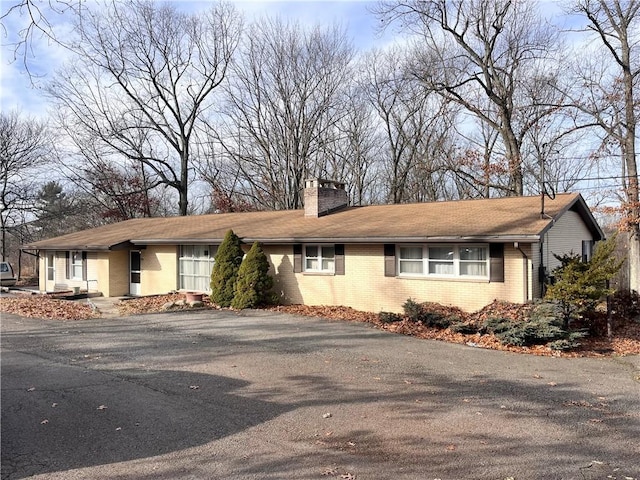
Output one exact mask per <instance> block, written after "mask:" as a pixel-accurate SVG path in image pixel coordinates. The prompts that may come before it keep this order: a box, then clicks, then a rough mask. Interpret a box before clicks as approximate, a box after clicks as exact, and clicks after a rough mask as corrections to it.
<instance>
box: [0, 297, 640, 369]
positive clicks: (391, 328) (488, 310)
mask: <svg viewBox="0 0 640 480" xmlns="http://www.w3.org/2000/svg"><path fill="white" fill-rule="evenodd" d="M184 298H185V296H184V294H169V295H156V296H150V297H142V298H132V299H127V300H123V301H120V302H119V304H118V311H119V314H120V315H135V314H144V313H157V312H163V311H167V305H168V304H172V303H173V305H174V306H173V307H171V311H175V310H189V309H192V307H191V306H190V305H189V304H188V303H180V302H179V300H181V299H184ZM427 305H428V309H429V311H430V312H431V313H432V314H437V315H436V317H437V318H440V317H444V318H455V319H456V323H455V325H461V324H468V325H480V324H482V323H483V322H485V320H486V319H489V318H505V319H513V320H514V321H516V322H517V321H521V319H522V318H524V317H526V316H527V313H528V310H529V309H530V308H531V306H530V305H521V304H510V303H506V302H494V303H492V304H490V305H488V306H486V307H485V308H483V309H482V310H480V311H478V312H474V313H465V312H463V311H461V310H459V309H457V308H455V307H447V306H443V305H438V304H427ZM198 308H201V309H202V308H204V309H219V308H220V307H218V306H217V305H215V304H212V303H211V301H210V300H209V298H208V297H207V296H206V295H205V296H204V298H203V304H202V306H200V307H198ZM268 309H269V310H272V311H276V312H283V313H290V314H295V315H304V316H314V317H322V318H328V319H332V320H339V321H351V322H363V323H370V324H372V325H374V326H375V327H376V328H379V329H381V330H385V331H388V332H393V333H398V334H403V335H409V336H413V337H416V338H423V339H432V340H440V341H446V342H451V343H459V344H465V345H468V346H470V347H476V348H488V349H494V350H504V351H511V352H519V353H528V354H534V355H548V356H562V357H584V356H589V357H594V356H609V355H640V322H639V321H638V320H633V319H631V318H627V317H620V316H616V317H614V319H613V327H614V328H613V334H612V336H611V338H608V337H607V335H606V334H605V332H606V330H604V331H603V327H602V325H603V322H606V318H605V314H604V313H601V314H600V317H601V318H594V319H591V324H592V325H594V326H596V327H597V328H596V331H594V332H592V334H591V335H590V336H587V337H585V338H581V339H580V340H579V343H580V345H579V346H578V347H577V348H574V349H571V350H568V351H559V350H553V349H552V348H550V347H549V346H547V345H531V346H515V345H505V344H504V343H503V342H501V341H500V339H499V338H498V337H497V336H496V335H494V334H492V333H486V332H475V333H461V332H460V331H455V330H456V328H454V325H451V326H449V327H446V328H442V327H437V326H428V325H427V324H425V322H417V321H414V320H412V319H410V318H409V317H407V315H398V316H397V317H395V318H394V319H393V320H395V321H389V319H386V318H384V316H383V315H381V314H378V313H372V312H362V311H358V310H354V309H352V308H348V307H335V306H306V305H285V306H274V307H269V308H268ZM0 311H4V312H8V313H14V314H16V315H21V316H26V317H36V318H51V319H59V320H81V319H86V318H96V317H99V316H100V314H99V312H97V311H96V310H95V309H93V308H92V307H91V304H90V303H87V302H83V301H80V302H78V301H75V302H74V301H66V300H57V299H52V298H49V297H46V296H41V295H38V296H30V297H25V298H2V300H1V301H0ZM381 317H382V319H381ZM427 323H428V322H427ZM605 325H606V323H605Z"/></svg>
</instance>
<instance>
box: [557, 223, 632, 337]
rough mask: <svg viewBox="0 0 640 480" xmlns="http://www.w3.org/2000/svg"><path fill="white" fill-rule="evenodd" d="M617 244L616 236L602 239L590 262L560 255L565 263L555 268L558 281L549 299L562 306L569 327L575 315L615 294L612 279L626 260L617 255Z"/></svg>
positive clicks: (559, 257)
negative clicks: (615, 251)
mask: <svg viewBox="0 0 640 480" xmlns="http://www.w3.org/2000/svg"><path fill="white" fill-rule="evenodd" d="M615 245H616V236H615V235H614V236H612V237H610V238H609V239H607V240H605V241H603V242H599V243H598V244H597V245H596V248H595V251H594V253H593V257H592V258H591V260H589V261H588V262H586V263H585V262H582V261H581V259H580V256H579V255H563V256H558V255H556V258H557V259H558V260H560V262H561V263H562V265H561V266H560V267H558V268H557V269H555V270H554V274H555V277H556V282H555V283H554V284H553V285H550V286H549V288H548V290H547V294H546V296H545V298H547V299H548V300H556V301H558V302H559V303H560V305H562V309H563V312H564V316H565V328H566V327H567V326H568V324H569V322H570V321H571V320H572V319H573V318H576V317H578V316H580V315H582V314H584V313H586V312H588V311H591V310H593V309H595V307H596V305H597V304H598V303H599V302H600V301H601V300H602V299H603V298H604V297H606V296H607V295H611V294H612V293H613V289H611V288H609V280H610V279H611V278H612V277H613V276H614V275H615V274H616V273H617V272H618V270H620V267H621V266H622V264H623V263H624V260H619V259H617V258H616V257H615V255H614V249H615Z"/></svg>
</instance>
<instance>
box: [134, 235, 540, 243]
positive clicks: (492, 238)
mask: <svg viewBox="0 0 640 480" xmlns="http://www.w3.org/2000/svg"><path fill="white" fill-rule="evenodd" d="M240 238H241V240H243V241H244V242H245V243H253V242H260V243H262V244H263V245H288V244H294V243H359V244H363V243H366V244H385V243H444V242H452V243H474V242H482V243H510V242H523V243H534V242H537V241H539V240H540V235H505V236H500V235H482V236H438V237H278V238H264V237H262V238H261V237H240ZM222 240H223V239H222V238H197V239H196V238H146V239H145V238H139V239H132V240H131V243H132V244H133V245H181V244H182V245H185V244H191V245H194V244H201V245H207V244H216V243H220V242H222Z"/></svg>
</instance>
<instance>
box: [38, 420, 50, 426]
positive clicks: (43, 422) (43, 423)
mask: <svg viewBox="0 0 640 480" xmlns="http://www.w3.org/2000/svg"><path fill="white" fill-rule="evenodd" d="M47 423H49V420H47V419H46V418H45V419H44V420H42V421H41V422H40V425H46V424H47Z"/></svg>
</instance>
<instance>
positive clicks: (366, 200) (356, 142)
mask: <svg viewBox="0 0 640 480" xmlns="http://www.w3.org/2000/svg"><path fill="white" fill-rule="evenodd" d="M343 106H344V107H345V112H344V114H343V115H342V116H341V117H340V119H339V120H338V122H337V123H336V126H335V128H334V129H333V131H334V135H335V139H334V141H332V142H329V143H330V145H331V148H332V151H331V152H330V153H328V155H327V156H328V158H327V164H326V167H325V168H326V170H327V173H326V175H325V174H324V173H323V174H322V176H324V177H327V178H337V179H340V180H342V181H344V182H345V183H346V188H347V192H348V195H349V199H350V201H351V204H352V205H368V204H372V203H379V202H381V201H382V200H383V199H384V198H381V196H380V192H381V188H382V187H383V178H384V175H383V174H382V171H381V167H382V162H381V161H380V160H381V156H380V154H379V145H380V144H381V143H382V141H383V138H381V135H380V134H379V131H378V129H377V125H378V122H377V121H376V113H375V111H374V109H373V108H372V107H371V104H370V103H369V102H368V100H367V95H366V92H365V91H364V89H363V88H361V87H360V86H359V85H356V84H353V85H351V86H350V88H349V90H348V91H347V93H346V96H345V98H344V104H343Z"/></svg>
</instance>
